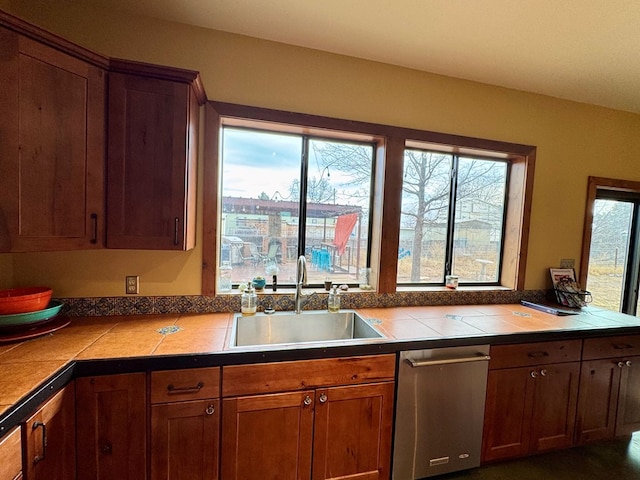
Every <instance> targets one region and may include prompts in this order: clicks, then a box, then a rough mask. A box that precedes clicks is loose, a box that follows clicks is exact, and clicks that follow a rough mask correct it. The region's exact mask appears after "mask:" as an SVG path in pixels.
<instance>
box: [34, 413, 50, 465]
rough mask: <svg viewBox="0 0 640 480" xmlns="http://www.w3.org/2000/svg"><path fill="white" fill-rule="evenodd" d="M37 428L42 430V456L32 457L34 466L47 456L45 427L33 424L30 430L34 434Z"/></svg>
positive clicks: (37, 423)
mask: <svg viewBox="0 0 640 480" xmlns="http://www.w3.org/2000/svg"><path fill="white" fill-rule="evenodd" d="M38 428H42V455H36V456H35V457H33V464H34V465H37V464H38V463H40V462H41V461H43V460H44V459H45V458H46V456H47V426H46V425H45V424H44V423H42V422H33V425H32V426H31V430H33V431H34V432H35V431H36V429H38Z"/></svg>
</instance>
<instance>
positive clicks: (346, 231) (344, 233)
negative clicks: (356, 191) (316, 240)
mask: <svg viewBox="0 0 640 480" xmlns="http://www.w3.org/2000/svg"><path fill="white" fill-rule="evenodd" d="M357 221H358V214H357V213H348V214H346V215H340V216H339V217H338V220H336V233H335V235H334V236H333V244H334V245H335V247H336V250H337V251H338V254H339V255H342V254H343V253H344V249H345V248H346V246H347V241H348V240H349V235H351V232H352V231H353V227H355V226H356V222H357Z"/></svg>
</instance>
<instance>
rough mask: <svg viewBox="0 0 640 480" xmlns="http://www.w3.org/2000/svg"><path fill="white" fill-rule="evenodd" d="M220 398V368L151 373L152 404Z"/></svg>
mask: <svg viewBox="0 0 640 480" xmlns="http://www.w3.org/2000/svg"><path fill="white" fill-rule="evenodd" d="M219 396H220V367H210V368H188V369H185V370H162V371H158V372H151V403H167V402H180V401H184V400H199V399H204V398H215V397H219Z"/></svg>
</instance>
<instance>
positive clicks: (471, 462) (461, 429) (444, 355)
mask: <svg viewBox="0 0 640 480" xmlns="http://www.w3.org/2000/svg"><path fill="white" fill-rule="evenodd" d="M488 367H489V345H475V346H472V347H452V348H438V349H431V350H412V351H406V352H401V353H400V364H399V367H398V394H397V402H396V422H395V424H396V427H395V438H394V447H393V476H392V478H393V480H414V479H419V478H425V477H430V476H432V475H440V474H443V473H449V472H454V471H457V470H465V469H468V468H473V467H476V466H478V465H480V451H481V447H482V428H483V423H484V403H485V394H486V390H487V371H488Z"/></svg>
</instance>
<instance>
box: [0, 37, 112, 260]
mask: <svg viewBox="0 0 640 480" xmlns="http://www.w3.org/2000/svg"><path fill="white" fill-rule="evenodd" d="M0 84H2V89H0V108H1V109H2V115H0V132H2V135H0V172H1V174H0V252H25V251H47V250H70V249H85V248H99V247H102V246H103V240H102V238H103V227H102V225H103V222H104V157H105V155H104V145H105V137H104V136H105V128H104V126H105V120H104V118H105V72H104V70H103V69H102V68H99V67H97V66H95V65H92V64H89V63H87V62H85V61H83V60H81V59H79V58H75V57H73V56H71V55H68V54H66V53H62V52H61V51H59V50H56V49H53V48H51V47H49V46H46V45H44V44H42V43H38V42H36V41H33V40H31V39H29V38H26V37H24V36H22V35H19V34H17V33H15V32H12V31H10V30H8V29H4V28H0Z"/></svg>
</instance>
